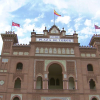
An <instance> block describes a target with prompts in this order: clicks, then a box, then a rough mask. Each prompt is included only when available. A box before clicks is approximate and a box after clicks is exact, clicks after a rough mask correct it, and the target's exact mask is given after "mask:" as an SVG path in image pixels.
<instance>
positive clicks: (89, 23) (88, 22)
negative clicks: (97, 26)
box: [84, 19, 93, 26]
mask: <svg viewBox="0 0 100 100" xmlns="http://www.w3.org/2000/svg"><path fill="white" fill-rule="evenodd" d="M84 25H86V26H93V24H92V21H91V20H88V19H86V20H85V22H84Z"/></svg>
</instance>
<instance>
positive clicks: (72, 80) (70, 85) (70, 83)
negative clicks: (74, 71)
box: [68, 77, 75, 89]
mask: <svg viewBox="0 0 100 100" xmlns="http://www.w3.org/2000/svg"><path fill="white" fill-rule="evenodd" d="M68 85H69V89H75V83H74V78H73V77H69V84H68Z"/></svg>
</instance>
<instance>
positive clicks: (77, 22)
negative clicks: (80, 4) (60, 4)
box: [74, 17, 83, 30]
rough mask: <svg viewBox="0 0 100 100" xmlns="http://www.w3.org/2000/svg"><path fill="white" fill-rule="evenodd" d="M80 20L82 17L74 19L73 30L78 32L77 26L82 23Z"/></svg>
mask: <svg viewBox="0 0 100 100" xmlns="http://www.w3.org/2000/svg"><path fill="white" fill-rule="evenodd" d="M82 19H83V17H78V18H76V19H74V22H75V25H74V27H75V30H78V29H79V26H80V25H81V23H82Z"/></svg>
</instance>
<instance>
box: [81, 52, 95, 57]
mask: <svg viewBox="0 0 100 100" xmlns="http://www.w3.org/2000/svg"><path fill="white" fill-rule="evenodd" d="M81 57H96V54H90V53H81Z"/></svg>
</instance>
